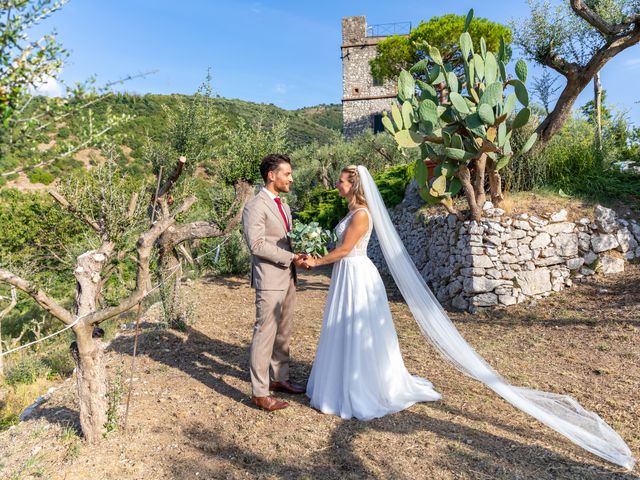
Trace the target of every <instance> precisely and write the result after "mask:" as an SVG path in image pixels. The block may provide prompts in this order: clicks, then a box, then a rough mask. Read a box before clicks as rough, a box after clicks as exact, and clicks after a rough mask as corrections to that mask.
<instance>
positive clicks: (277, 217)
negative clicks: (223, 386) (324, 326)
mask: <svg viewBox="0 0 640 480" xmlns="http://www.w3.org/2000/svg"><path fill="white" fill-rule="evenodd" d="M260 174H261V175H262V178H263V179H264V188H263V189H262V190H260V192H259V193H258V194H257V195H256V196H255V197H254V198H253V199H252V200H250V201H249V202H247V204H246V206H245V207H244V211H243V212H242V226H243V230H244V238H245V241H246V242H247V245H248V246H249V250H250V251H251V286H252V287H253V288H255V290H256V322H255V325H254V327H253V340H252V342H251V350H250V372H251V389H252V396H251V401H252V402H253V403H254V404H255V405H257V406H258V407H260V408H262V409H264V410H267V411H273V410H280V409H281V408H286V407H288V406H289V404H288V403H287V402H285V401H283V400H280V399H278V398H275V397H272V396H271V395H269V391H270V390H273V391H280V392H287V393H304V391H305V389H304V388H303V387H300V386H298V385H294V384H293V383H291V382H289V343H290V340H291V331H292V326H293V322H292V320H293V310H294V304H295V299H296V265H297V266H302V265H303V257H302V256H300V255H298V254H294V253H292V251H291V243H290V241H289V237H288V236H287V233H288V232H289V230H290V229H291V211H290V209H289V206H288V205H287V204H284V203H282V201H281V200H280V196H279V194H280V193H287V192H288V191H289V188H290V186H291V184H292V183H293V177H292V169H291V160H290V159H289V157H288V156H287V155H284V154H279V153H274V154H271V155H267V156H266V157H264V158H263V159H262V162H261V163H260Z"/></svg>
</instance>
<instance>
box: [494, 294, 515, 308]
mask: <svg viewBox="0 0 640 480" xmlns="http://www.w3.org/2000/svg"><path fill="white" fill-rule="evenodd" d="M498 301H499V302H500V303H501V304H503V305H507V306H509V305H515V304H516V303H518V300H517V299H516V297H514V296H513V295H499V296H498Z"/></svg>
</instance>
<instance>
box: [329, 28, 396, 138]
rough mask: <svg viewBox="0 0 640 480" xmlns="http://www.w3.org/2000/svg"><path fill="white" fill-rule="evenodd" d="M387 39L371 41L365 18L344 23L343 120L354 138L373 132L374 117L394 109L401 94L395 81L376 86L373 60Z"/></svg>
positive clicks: (349, 134)
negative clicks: (369, 131)
mask: <svg viewBox="0 0 640 480" xmlns="http://www.w3.org/2000/svg"><path fill="white" fill-rule="evenodd" d="M385 38H386V37H368V36H367V22H366V19H365V17H363V16H359V17H344V18H343V19H342V47H341V51H342V56H341V58H342V89H343V91H342V117H343V121H344V127H343V133H344V136H345V137H346V138H350V137H353V136H354V135H356V134H358V133H361V132H362V131H364V130H366V129H370V128H373V116H374V115H375V114H379V113H382V111H384V110H390V109H391V103H392V102H393V99H394V98H395V96H396V94H397V87H396V83H395V81H394V80H391V79H389V80H386V81H385V82H384V83H383V84H382V85H376V84H375V82H374V80H373V77H372V76H371V68H370V66H369V60H371V59H372V58H374V57H375V56H376V53H377V45H378V43H380V42H381V41H382V40H384V39H385Z"/></svg>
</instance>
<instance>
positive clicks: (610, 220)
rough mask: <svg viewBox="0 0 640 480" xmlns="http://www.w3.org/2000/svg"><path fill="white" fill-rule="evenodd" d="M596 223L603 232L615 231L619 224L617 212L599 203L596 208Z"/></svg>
mask: <svg viewBox="0 0 640 480" xmlns="http://www.w3.org/2000/svg"><path fill="white" fill-rule="evenodd" d="M595 223H596V226H597V228H598V230H600V231H601V232H603V233H611V232H613V231H615V230H616V228H617V226H618V222H617V216H616V212H614V211H613V210H611V209H610V208H606V207H603V206H602V205H597V206H596V208H595Z"/></svg>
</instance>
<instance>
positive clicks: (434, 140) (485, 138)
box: [382, 10, 537, 220]
mask: <svg viewBox="0 0 640 480" xmlns="http://www.w3.org/2000/svg"><path fill="white" fill-rule="evenodd" d="M472 18H473V10H471V11H470V12H469V14H468V15H467V21H466V24H465V29H464V32H463V33H462V35H461V36H460V41H459V45H458V48H459V49H460V52H461V54H462V59H463V65H462V68H460V67H461V66H457V67H454V66H452V65H450V64H445V63H444V61H443V59H442V56H441V55H440V52H439V51H438V49H437V48H435V47H433V46H430V45H425V46H424V47H425V49H426V52H428V58H427V59H423V60H420V61H419V62H418V63H417V64H416V65H414V66H413V67H412V68H411V70H410V71H404V70H403V71H402V72H401V73H400V76H399V78H398V98H397V99H398V104H395V103H394V104H393V106H392V108H391V115H390V116H389V114H388V113H387V112H383V118H382V123H383V125H384V127H385V128H386V130H387V131H389V132H390V133H391V134H392V135H393V136H394V138H395V140H396V142H397V143H398V146H399V147H400V148H420V151H421V157H422V158H421V159H420V160H418V161H417V163H416V168H415V177H416V181H417V182H418V186H419V189H420V194H421V195H422V197H423V198H424V199H425V200H427V201H428V202H429V203H432V204H437V203H440V204H442V205H444V206H445V207H446V208H447V209H448V210H449V211H450V212H451V213H455V214H458V215H459V213H458V211H457V210H456V209H455V207H454V204H453V201H452V197H453V196H454V195H456V194H457V193H458V192H460V190H463V191H464V194H465V196H466V198H467V200H468V202H469V207H470V210H471V215H472V217H473V218H474V219H476V220H479V219H480V216H481V215H482V206H483V205H484V203H485V200H486V193H485V188H484V185H485V179H486V178H487V176H488V178H489V184H490V191H491V197H492V200H493V202H494V203H495V204H498V205H499V204H500V202H501V201H502V199H503V196H502V181H501V177H500V170H502V169H503V168H504V167H505V166H506V165H507V164H508V163H509V160H511V159H512V158H513V157H514V155H521V154H523V153H526V152H527V151H528V150H529V149H531V147H532V146H533V144H534V143H535V141H536V138H537V136H536V134H535V133H534V134H533V135H531V136H530V137H529V139H528V140H527V141H526V142H525V144H524V145H523V147H522V148H521V150H520V151H519V152H514V151H513V148H512V145H511V136H512V134H513V131H514V130H515V129H518V128H522V127H524V126H525V125H526V124H527V122H528V121H529V117H530V116H531V110H530V109H529V93H528V91H527V88H526V87H525V82H526V79H527V64H526V63H525V62H524V61H523V60H518V61H517V63H516V65H515V78H514V77H512V76H509V75H508V74H507V69H506V64H507V63H508V60H509V59H508V52H507V48H506V47H505V43H504V40H502V41H501V42H500V48H499V51H498V52H490V51H487V48H486V43H485V40H484V38H482V39H480V52H475V51H474V48H473V42H472V40H471V35H469V32H468V27H469V23H470V22H471V20H472ZM414 75H416V76H420V77H421V78H423V79H426V81H423V80H416V79H415V78H414ZM517 108H518V109H517ZM516 109H517V111H516ZM428 160H431V161H433V162H435V163H436V164H437V166H436V168H435V172H434V176H433V177H432V178H431V179H428V178H427V175H428V174H427V166H426V164H425V162H426V161H428Z"/></svg>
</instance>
